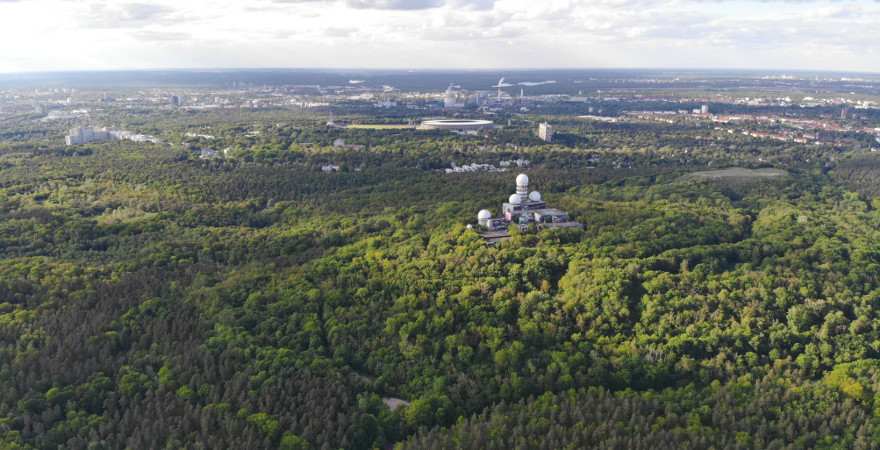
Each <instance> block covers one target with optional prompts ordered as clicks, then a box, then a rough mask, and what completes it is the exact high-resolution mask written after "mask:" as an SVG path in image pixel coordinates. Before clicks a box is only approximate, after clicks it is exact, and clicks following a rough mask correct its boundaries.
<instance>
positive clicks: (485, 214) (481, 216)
mask: <svg viewBox="0 0 880 450" xmlns="http://www.w3.org/2000/svg"><path fill="white" fill-rule="evenodd" d="M491 218H492V213H490V212H489V210H488V209H482V210H480V212H478V213H477V220H488V219H491Z"/></svg>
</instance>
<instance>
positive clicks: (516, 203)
mask: <svg viewBox="0 0 880 450" xmlns="http://www.w3.org/2000/svg"><path fill="white" fill-rule="evenodd" d="M530 224H534V225H535V226H536V228H538V229H544V228H583V224H581V223H579V222H575V221H573V220H571V218H570V217H569V216H568V213H567V212H565V211H562V210H559V209H556V208H548V207H547V204H546V203H545V202H544V199H543V198H542V197H541V193H540V192H538V191H531V192H529V177H528V175H526V174H524V173H521V174H519V175H518V176H517V177H516V192H515V193H513V194H511V195H510V197H509V198H508V199H507V201H506V202H504V203H502V204H501V216H499V217H492V213H491V212H490V211H489V210H487V209H483V210H481V211H480V212H479V213H477V226H478V231H479V232H480V234H481V235H482V236H483V237H484V238H485V239H486V241H487V242H488V243H489V244H490V245H492V244H495V243H497V242H499V241H503V240H505V239H508V238H510V234H509V233H508V228H509V227H510V225H517V226H518V227H519V228H520V230H523V231H525V230H527V229H528V227H529V225H530Z"/></svg>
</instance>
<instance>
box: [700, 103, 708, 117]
mask: <svg viewBox="0 0 880 450" xmlns="http://www.w3.org/2000/svg"><path fill="white" fill-rule="evenodd" d="M700 114H702V115H704V116H705V115H707V114H709V105H705V104H704V105H703V106H701V107H700Z"/></svg>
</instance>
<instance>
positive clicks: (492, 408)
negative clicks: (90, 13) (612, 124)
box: [0, 143, 880, 449]
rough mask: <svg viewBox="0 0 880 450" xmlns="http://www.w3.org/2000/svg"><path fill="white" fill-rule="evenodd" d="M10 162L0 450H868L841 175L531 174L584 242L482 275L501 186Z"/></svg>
mask: <svg viewBox="0 0 880 450" xmlns="http://www.w3.org/2000/svg"><path fill="white" fill-rule="evenodd" d="M0 150H2V152H0V153H2V154H0V167H2V168H0V258H2V259H0V447H2V448H4V449H7V448H8V449H58V448H65V449H123V448H131V449H179V448H187V449H200V448H204V449H208V448H211V449H215V448H229V449H260V448H273V449H274V448H279V449H337V448H346V449H368V448H388V447H392V446H396V447H398V448H400V449H428V448H437V449H441V448H444V449H445V448H458V447H462V448H475V449H476V448H497V449H510V448H523V449H534V448H548V449H557V448H615V449H629V448H634V449H638V448H641V449H659V448H670V449H671V448H676V449H680V448H718V449H721V448H725V449H728V448H729V449H741V448H755V449H782V448H786V449H800V448H837V449H844V448H863V449H867V448H875V447H876V446H877V444H876V443H877V442H880V397H878V395H880V363H878V362H877V361H878V359H877V358H878V353H880V309H878V308H880V245H878V242H880V211H878V209H877V208H876V206H877V205H876V204H874V203H873V202H872V200H871V198H872V197H870V195H871V194H870V191H869V190H863V189H860V187H861V186H864V185H865V183H866V182H865V181H864V180H866V179H870V176H868V175H865V173H862V172H859V171H857V170H851V168H848V167H847V166H845V165H842V166H840V167H839V168H835V169H834V170H831V171H823V170H820V169H822V168H821V167H820V168H818V169H817V168H813V167H806V168H803V167H790V168H788V169H789V170H788V171H787V172H785V173H784V174H783V175H780V176H777V177H769V178H760V179H759V178H753V177H750V176H748V175H743V176H740V177H733V178H718V177H711V176H692V175H687V174H686V172H687V171H688V170H686V168H684V169H680V170H677V169H674V168H670V167H669V166H652V167H644V166H643V167H642V168H637V167H636V168H610V167H609V168H601V169H600V170H587V169H584V168H583V167H565V166H564V165H554V164H552V163H549V162H548V164H546V165H538V166H536V167H534V168H532V169H530V170H529V176H530V177H531V178H532V180H533V181H532V182H533V184H534V185H535V186H537V187H539V188H540V189H541V190H542V192H543V193H544V197H545V199H546V200H547V201H548V203H550V204H552V205H554V206H558V207H559V208H561V209H564V210H567V211H568V212H569V213H570V214H572V216H574V217H575V218H577V219H578V220H580V221H581V222H583V223H584V224H585V225H586V227H585V229H584V230H558V231H542V232H540V233H536V234H530V233H521V234H515V235H514V236H513V239H512V240H511V241H509V242H506V243H503V244H501V245H499V246H498V247H487V246H486V245H485V244H484V242H483V241H482V240H481V238H480V237H479V236H478V235H477V234H475V233H474V232H473V231H470V230H467V229H466V228H465V226H464V224H465V223H468V222H471V221H473V218H474V215H475V213H476V211H477V210H479V209H480V208H482V207H487V206H491V207H495V208H497V205H498V204H500V202H501V201H503V200H504V199H505V198H506V196H507V195H509V194H510V191H511V190H512V186H513V184H512V183H513V175H512V174H511V173H509V172H508V173H478V174H449V175H447V174H444V173H442V172H437V171H428V170H424V169H423V168H419V167H417V166H415V165H406V164H400V165H372V166H369V165H368V166H367V167H365V168H364V169H363V170H361V171H351V172H340V173H331V174H324V173H321V172H320V170H315V169H314V167H313V166H309V165H304V164H293V163H289V162H287V163H260V162H252V161H241V160H231V161H222V162H218V161H199V160H197V159H195V158H192V157H189V156H187V155H186V154H183V153H182V152H180V151H178V150H172V149H169V148H168V147H164V146H141V147H140V148H135V147H134V145H133V144H126V143H113V144H101V145H94V146H91V147H90V148H89V149H88V151H80V152H39V151H27V150H26V149H23V148H20V147H14V146H6V147H0ZM342 157H343V156H340V158H342ZM549 159H550V158H548V160H549ZM704 169H705V166H704ZM857 190H859V191H861V192H862V196H860V194H858V193H856V191H857ZM395 399H396V400H399V401H392V400H395ZM386 403H387V404H392V405H394V406H395V407H396V409H394V410H392V409H391V408H389V407H388V406H387V404H386ZM401 405H402V406H401ZM398 406H399V407H398Z"/></svg>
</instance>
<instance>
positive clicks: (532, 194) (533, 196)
mask: <svg viewBox="0 0 880 450" xmlns="http://www.w3.org/2000/svg"><path fill="white" fill-rule="evenodd" d="M529 200H531V201H533V202H540V201H541V193H540V192H538V191H532V192H530V193H529Z"/></svg>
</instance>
